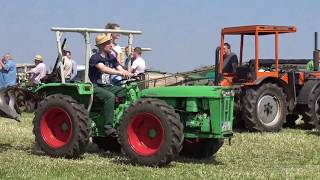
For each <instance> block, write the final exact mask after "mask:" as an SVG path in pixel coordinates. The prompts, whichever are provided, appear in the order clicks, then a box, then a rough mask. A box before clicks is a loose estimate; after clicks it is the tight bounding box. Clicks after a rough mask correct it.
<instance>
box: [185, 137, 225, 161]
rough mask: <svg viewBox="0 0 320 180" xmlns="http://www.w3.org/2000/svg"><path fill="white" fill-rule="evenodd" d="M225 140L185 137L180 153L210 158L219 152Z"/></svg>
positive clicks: (196, 157)
mask: <svg viewBox="0 0 320 180" xmlns="http://www.w3.org/2000/svg"><path fill="white" fill-rule="evenodd" d="M223 142H224V141H223V140H218V139H198V140H197V141H196V140H195V139H185V140H184V142H183V147H182V150H181V152H180V155H182V156H185V157H189V158H195V159H204V158H210V157H212V156H213V155H214V154H215V153H216V152H218V150H219V149H220V148H221V146H222V145H223Z"/></svg>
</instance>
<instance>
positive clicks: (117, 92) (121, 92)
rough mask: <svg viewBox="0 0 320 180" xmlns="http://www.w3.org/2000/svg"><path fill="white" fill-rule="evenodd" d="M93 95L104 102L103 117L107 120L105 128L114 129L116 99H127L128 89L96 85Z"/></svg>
mask: <svg viewBox="0 0 320 180" xmlns="http://www.w3.org/2000/svg"><path fill="white" fill-rule="evenodd" d="M93 93H94V95H95V97H96V98H98V99H99V100H100V101H102V102H103V108H102V111H101V115H102V116H103V118H104V120H105V127H106V128H112V127H113V119H114V104H115V97H116V96H117V97H125V96H126V89H125V88H123V87H120V86H112V85H97V84H94V86H93Z"/></svg>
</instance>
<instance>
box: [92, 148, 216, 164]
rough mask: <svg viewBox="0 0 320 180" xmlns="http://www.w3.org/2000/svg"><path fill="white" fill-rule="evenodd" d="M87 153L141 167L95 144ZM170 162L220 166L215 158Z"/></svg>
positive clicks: (184, 159) (115, 162) (117, 153)
mask: <svg viewBox="0 0 320 180" xmlns="http://www.w3.org/2000/svg"><path fill="white" fill-rule="evenodd" d="M86 152H87V153H90V154H97V155H98V156H100V157H102V158H108V159H111V162H112V163H114V164H117V165H132V166H137V167H141V165H139V164H137V163H135V162H133V161H131V160H129V159H128V158H126V157H125V155H124V154H122V153H121V152H120V151H108V150H107V151H104V150H101V149H99V148H98V147H97V146H96V145H95V144H89V145H88V148H87V151H86ZM172 162H179V163H190V164H210V165H222V163H221V162H219V161H217V160H216V159H215V156H213V157H211V158H207V159H194V158H188V157H184V156H178V157H177V158H175V159H174V160H173V161H172ZM173 166H174V164H173V163H170V164H169V165H166V166H163V167H161V168H170V167H173Z"/></svg>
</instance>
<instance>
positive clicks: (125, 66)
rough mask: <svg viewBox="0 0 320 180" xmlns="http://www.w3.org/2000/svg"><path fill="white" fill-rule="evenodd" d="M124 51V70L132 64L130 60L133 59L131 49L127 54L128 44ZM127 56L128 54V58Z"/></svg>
mask: <svg viewBox="0 0 320 180" xmlns="http://www.w3.org/2000/svg"><path fill="white" fill-rule="evenodd" d="M124 52H125V55H126V60H125V61H124V68H125V69H126V70H128V69H129V67H131V65H132V60H133V57H132V52H133V49H132V50H131V54H129V46H127V47H126V48H125V49H124ZM129 56H130V58H129Z"/></svg>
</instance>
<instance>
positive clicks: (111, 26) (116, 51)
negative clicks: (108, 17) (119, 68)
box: [105, 23, 123, 65]
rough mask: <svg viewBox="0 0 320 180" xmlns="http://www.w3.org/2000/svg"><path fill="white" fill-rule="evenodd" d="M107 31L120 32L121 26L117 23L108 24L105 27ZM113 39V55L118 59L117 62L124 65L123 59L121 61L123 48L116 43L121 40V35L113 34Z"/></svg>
mask: <svg viewBox="0 0 320 180" xmlns="http://www.w3.org/2000/svg"><path fill="white" fill-rule="evenodd" d="M105 29H113V30H120V25H119V24H117V23H108V24H107V25H106V26H105ZM111 37H112V44H113V48H112V52H111V54H112V55H113V56H114V57H116V58H117V61H118V63H119V64H121V65H123V63H122V59H121V53H122V50H121V47H120V46H119V45H118V44H117V42H116V41H117V40H118V39H119V38H120V34H119V33H111Z"/></svg>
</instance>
